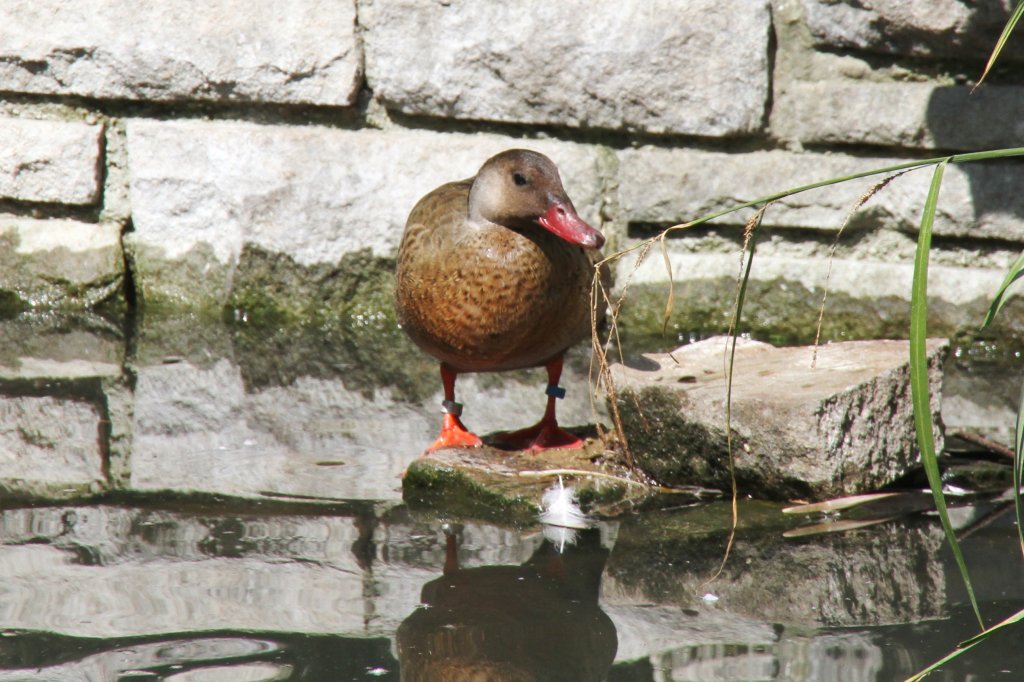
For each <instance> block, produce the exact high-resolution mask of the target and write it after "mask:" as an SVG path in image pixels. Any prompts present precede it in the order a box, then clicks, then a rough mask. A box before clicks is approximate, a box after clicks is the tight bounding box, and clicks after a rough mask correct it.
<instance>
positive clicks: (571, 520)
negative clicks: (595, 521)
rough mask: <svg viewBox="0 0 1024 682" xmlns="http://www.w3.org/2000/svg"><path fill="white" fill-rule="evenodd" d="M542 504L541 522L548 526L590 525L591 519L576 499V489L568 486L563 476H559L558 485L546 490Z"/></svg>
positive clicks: (577, 527)
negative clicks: (563, 480) (563, 481)
mask: <svg viewBox="0 0 1024 682" xmlns="http://www.w3.org/2000/svg"><path fill="white" fill-rule="evenodd" d="M540 504H541V513H540V522H541V523H543V524H544V525H546V526H558V527H561V528H576V529H583V528H589V527H590V519H588V518H587V515H586V514H584V513H583V510H582V509H580V505H579V503H578V502H577V501H576V489H575V488H572V487H569V488H566V487H565V485H564V484H563V483H562V477H561V476H559V477H558V485H553V486H551V487H550V488H548V489H547V490H545V491H544V495H543V496H542V497H541V500H540Z"/></svg>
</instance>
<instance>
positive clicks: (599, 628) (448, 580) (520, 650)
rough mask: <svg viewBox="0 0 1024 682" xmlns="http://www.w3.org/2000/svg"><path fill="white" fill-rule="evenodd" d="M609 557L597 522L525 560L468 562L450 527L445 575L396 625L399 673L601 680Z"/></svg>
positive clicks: (608, 634) (608, 639)
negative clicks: (570, 541) (571, 540)
mask: <svg viewBox="0 0 1024 682" xmlns="http://www.w3.org/2000/svg"><path fill="white" fill-rule="evenodd" d="M607 556H608V550H607V549H605V548H603V547H602V546H601V542H600V532H599V531H598V530H596V529H592V530H589V531H584V532H582V533H580V535H579V536H578V539H577V543H576V544H575V545H567V546H566V547H565V548H564V553H559V551H558V549H557V548H556V547H555V546H554V545H553V544H551V543H550V542H548V541H545V542H544V543H543V544H542V545H541V546H540V547H539V548H538V549H537V551H536V552H535V553H534V554H533V556H532V557H530V559H529V560H528V561H526V562H525V563H524V564H522V565H520V566H485V567H479V568H465V569H464V568H459V565H458V554H457V540H456V537H455V536H454V535H451V534H450V535H448V538H447V551H446V560H445V566H444V574H443V575H442V576H441V577H440V578H438V579H436V580H432V581H431V582H429V583H427V584H426V585H424V586H423V591H422V594H421V602H422V603H421V605H420V607H419V608H417V609H416V610H415V611H414V612H413V613H412V614H411V615H410V616H409V617H408V618H406V619H405V621H404V622H403V623H402V625H401V626H399V628H398V634H397V642H398V657H399V662H400V665H401V670H402V679H403V680H423V681H431V682H433V681H435V680H502V681H508V680H516V681H519V680H523V681H527V680H529V681H531V682H532V681H535V680H603V679H605V677H606V676H607V674H608V670H609V668H610V667H611V665H612V661H613V660H614V659H615V651H616V648H617V638H616V633H615V626H614V625H613V624H612V621H611V619H610V618H608V616H607V615H606V614H605V613H604V612H603V611H602V610H601V609H600V607H598V604H597V597H598V588H599V587H600V583H601V573H602V571H603V570H604V564H605V560H606V559H607Z"/></svg>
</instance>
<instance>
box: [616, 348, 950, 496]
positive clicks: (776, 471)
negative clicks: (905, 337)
mask: <svg viewBox="0 0 1024 682" xmlns="http://www.w3.org/2000/svg"><path fill="white" fill-rule="evenodd" d="M726 348H727V343H726V338H725V337H715V338H713V339H708V340H706V341H701V342H698V343H694V344H690V345H687V346H683V347H682V348H679V349H677V350H675V351H674V352H672V353H668V354H659V355H645V356H644V357H645V360H644V362H643V368H642V369H634V368H630V367H626V366H622V365H616V366H614V367H613V372H614V374H613V376H614V379H615V383H616V386H617V405H618V409H619V411H620V413H621V415H622V422H623V429H624V431H625V435H626V438H627V440H628V442H629V445H630V447H631V448H632V450H633V455H634V457H635V458H636V461H637V463H638V464H639V465H640V466H641V467H642V468H644V469H646V470H647V471H649V472H651V474H652V475H653V476H654V477H655V479H657V480H660V481H662V482H665V483H682V484H693V485H709V486H715V487H719V488H725V489H727V488H729V486H730V477H729V465H728V455H727V444H726V377H725V359H726V356H725V352H726ZM908 348H909V346H908V343H907V342H906V341H848V342H843V343H833V344H827V345H824V346H821V347H819V348H818V349H817V352H816V364H815V365H814V366H813V367H812V355H813V354H814V351H813V349H812V348H810V347H790V348H773V347H772V346H769V345H767V344H763V343H758V342H753V341H749V342H744V343H741V344H740V345H739V346H738V347H737V349H736V355H735V364H734V367H733V377H732V401H731V428H732V452H733V457H734V461H735V467H736V478H737V481H738V484H739V488H740V491H741V493H743V494H751V495H754V496H756V497H774V498H783V499H787V498H815V499H821V498H826V497H835V496H840V495H850V494H856V493H863V492H871V491H876V490H878V489H879V488H881V487H882V486H884V485H887V484H889V483H892V482H893V481H895V480H896V479H897V478H899V477H900V476H902V475H904V474H905V473H907V472H908V471H909V469H910V468H911V466H913V465H914V464H915V463H916V461H917V442H916V435H915V430H914V420H913V411H912V407H911V403H910V372H909V367H908V357H909V350H908ZM946 348H947V343H946V342H945V341H941V340H932V341H929V343H928V354H929V384H930V389H931V401H932V402H931V406H932V430H933V433H935V441H936V442H935V447H936V450H937V451H941V450H942V445H943V438H942V427H941V419H940V418H939V405H940V404H941V386H942V362H943V360H944V355H945V351H946Z"/></svg>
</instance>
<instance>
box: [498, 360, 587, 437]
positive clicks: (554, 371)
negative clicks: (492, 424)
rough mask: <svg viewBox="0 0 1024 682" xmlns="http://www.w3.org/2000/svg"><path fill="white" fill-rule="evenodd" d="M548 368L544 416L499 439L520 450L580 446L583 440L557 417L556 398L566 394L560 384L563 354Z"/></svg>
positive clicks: (502, 435)
mask: <svg viewBox="0 0 1024 682" xmlns="http://www.w3.org/2000/svg"><path fill="white" fill-rule="evenodd" d="M547 370H548V387H547V389H546V391H545V392H546V393H547V394H548V406H547V408H546V409H545V410H544V416H543V417H541V420H540V421H539V422H537V423H536V424H534V425H533V426H531V427H529V428H526V429H521V430H519V431H511V432H509V433H503V434H499V435H498V436H497V439H498V440H499V441H500V442H501V443H502V444H503V445H507V446H510V447H513V448H516V449H519V450H532V451H537V450H547V449H549V448H578V447H580V446H581V445H583V441H582V440H581V439H580V438H578V437H577V436H574V435H573V434H571V433H569V432H568V431H566V430H565V429H563V428H560V427H559V426H558V420H557V419H556V418H555V400H556V399H558V398H562V397H564V396H565V389H564V388H562V387H561V386H559V385H558V380H559V379H560V378H561V376H562V356H561V355H559V356H558V357H557V358H555V359H554V360H551V361H550V362H548V364H547Z"/></svg>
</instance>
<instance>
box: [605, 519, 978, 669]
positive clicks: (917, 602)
mask: <svg viewBox="0 0 1024 682" xmlns="http://www.w3.org/2000/svg"><path fill="white" fill-rule="evenodd" d="M885 511H889V512H890V513H891V509H890V510H885ZM885 511H883V510H876V513H878V517H877V518H884V514H885ZM896 513H899V512H896ZM729 514H730V511H729V508H728V505H725V504H723V505H717V506H711V505H705V506H704V507H703V508H700V507H694V508H692V510H690V511H689V512H683V513H679V514H676V515H672V516H666V517H662V518H658V519H652V518H643V517H638V518H632V519H628V520H624V521H623V523H622V525H621V526H620V528H619V535H618V537H617V540H616V544H615V549H614V551H613V552H612V556H611V558H610V559H609V562H608V566H607V570H606V572H605V575H604V578H603V580H602V584H601V592H602V599H603V601H604V602H605V603H610V604H624V603H626V604H657V605H659V607H660V608H661V609H665V610H668V609H669V608H671V607H674V608H675V609H676V612H677V613H678V612H680V611H682V612H683V613H687V612H691V613H693V614H694V616H696V617H693V618H691V619H690V621H689V625H688V626H685V625H684V626H683V627H682V628H681V629H680V630H679V634H680V635H682V637H681V638H680V639H682V642H680V643H681V644H685V643H687V640H689V641H695V642H702V641H707V640H706V637H708V636H709V635H710V636H712V637H713V636H717V635H718V630H717V627H719V624H720V623H722V622H723V621H724V622H728V620H732V621H733V622H734V623H735V622H737V621H738V622H741V623H742V622H743V621H747V629H749V630H750V631H751V632H756V629H755V627H754V626H755V625H758V624H760V625H761V626H762V627H772V626H774V627H775V628H777V629H776V635H779V634H781V633H780V632H779V629H778V628H780V626H781V627H785V628H786V629H787V630H790V632H792V633H793V634H796V633H800V632H806V631H807V629H809V628H810V629H813V628H822V627H833V628H835V627H839V628H869V627H877V626H881V625H897V624H905V623H914V622H920V621H923V620H927V619H936V618H942V617H944V616H945V615H946V614H947V609H948V608H949V607H948V604H949V603H950V601H952V599H951V598H950V597H951V595H950V592H951V589H950V588H953V589H955V588H956V586H957V584H958V583H957V581H958V576H957V575H956V573H955V570H956V569H955V568H954V569H953V571H954V573H953V574H950V573H949V572H948V570H949V568H950V567H949V566H944V563H945V562H947V561H948V562H949V563H952V561H951V560H949V559H948V558H946V557H945V556H944V551H943V550H944V549H946V548H945V539H944V536H943V532H942V528H941V526H940V525H939V524H937V523H935V524H930V523H929V524H921V525H912V526H910V527H909V528H908V527H907V526H908V525H909V524H906V523H904V524H898V523H896V524H887V525H876V526H874V527H873V528H871V529H870V531H864V532H861V533H853V532H851V533H835V534H831V535H825V536H818V537H816V538H814V540H813V541H811V542H809V541H806V540H805V541H802V542H798V541H794V540H793V539H789V538H784V537H783V536H782V533H781V532H779V531H780V530H781V527H784V526H785V525H790V524H792V521H793V518H792V516H789V515H783V514H781V513H780V512H779V509H778V507H776V506H774V505H769V504H767V503H764V502H756V501H743V500H741V501H740V503H739V509H738V514H739V528H738V530H737V536H736V542H735V545H734V546H733V552H734V553H733V554H730V557H729V560H728V561H726V562H725V563H724V565H723V563H722V549H721V548H722V546H723V543H724V542H727V535H728V527H729V525H730V521H731V519H730V518H729ZM712 523H714V526H713V527H712V525H711V524H712ZM965 551H966V550H965ZM675 557H686V560H685V561H677V560H675V559H674V558H675ZM666 559H668V560H666ZM719 570H720V573H718V571H719ZM709 575H716V580H715V581H714V582H713V583H710V584H709V583H708V582H707V580H708V576H709ZM982 589H983V588H982ZM709 590H710V591H711V592H712V593H713V594H714V595H715V596H716V597H718V599H717V600H716V601H715V603H714V604H713V605H709V604H707V603H706V602H704V601H703V599H702V598H701V595H704V594H706V593H707V592H708V591H709ZM680 625H683V624H682V623H681V624H680ZM734 627H735V626H734ZM687 636H688V637H687ZM684 638H685V639H684ZM712 641H713V640H712ZM734 641H745V640H734ZM784 651H786V649H784V648H782V647H778V646H776V648H775V650H774V652H773V653H775V654H776V655H782V652H784ZM789 655H790V656H792V655H793V654H792V653H789ZM779 663H782V661H779ZM780 668H784V666H783V665H777V666H776V668H775V669H776V670H778V669H780ZM767 677H768V678H769V679H770V678H771V675H767ZM799 678H800V679H837V678H836V677H818V676H814V675H811V676H807V677H804V676H802V675H801V676H799ZM683 679H686V678H685V677H684V678H683ZM691 679H692V678H691ZM725 679H758V676H756V675H754V676H746V675H739V676H728V677H727V678H725ZM838 679H842V676H839V678H838ZM854 679H856V678H854ZM865 679H871V677H870V676H869V677H867V678H865Z"/></svg>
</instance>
